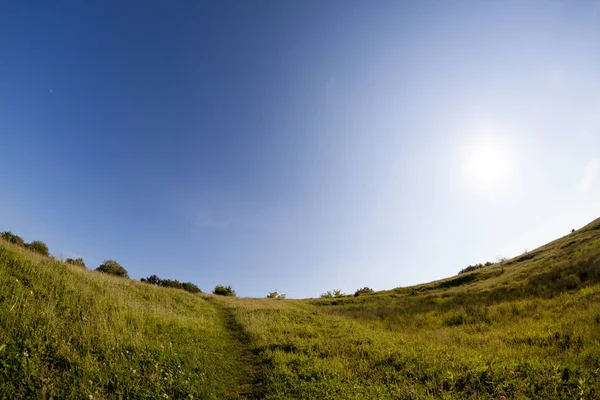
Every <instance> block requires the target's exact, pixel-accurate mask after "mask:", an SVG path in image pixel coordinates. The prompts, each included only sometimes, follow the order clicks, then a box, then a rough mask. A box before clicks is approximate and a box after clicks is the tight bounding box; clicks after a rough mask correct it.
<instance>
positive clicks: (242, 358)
mask: <svg viewBox="0 0 600 400" xmlns="http://www.w3.org/2000/svg"><path fill="white" fill-rule="evenodd" d="M204 298H205V299H206V301H208V302H209V303H210V304H212V305H213V306H214V307H215V309H217V311H218V312H219V314H220V319H221V321H222V323H223V325H224V326H225V328H226V329H227V332H228V333H229V336H230V340H231V341H232V343H233V344H234V347H235V349H236V351H237V360H238V361H239V363H240V365H239V367H240V369H239V371H238V375H239V380H238V382H239V385H238V387H237V388H232V391H231V393H230V394H229V397H228V399H230V400H258V399H263V398H264V395H263V385H262V384H261V383H262V376H261V373H260V366H259V364H258V360H257V358H256V356H255V354H254V353H253V352H252V351H251V349H250V337H249V335H248V333H247V332H246V331H245V330H244V328H243V327H242V325H241V324H240V323H239V321H238V320H237V319H236V317H235V315H234V314H233V311H232V309H231V308H230V307H229V306H228V305H227V304H226V303H225V302H224V301H223V300H221V299H219V298H216V297H212V296H206V297H204Z"/></svg>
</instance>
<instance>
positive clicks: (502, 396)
mask: <svg viewBox="0 0 600 400" xmlns="http://www.w3.org/2000/svg"><path fill="white" fill-rule="evenodd" d="M498 398H499V399H506V396H505V395H503V394H501V395H500V397H498Z"/></svg>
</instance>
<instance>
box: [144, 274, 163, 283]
mask: <svg viewBox="0 0 600 400" xmlns="http://www.w3.org/2000/svg"><path fill="white" fill-rule="evenodd" d="M140 281H142V282H144V283H149V284H151V285H160V282H161V280H160V278H159V277H158V276H156V275H150V276H149V277H147V278H142V279H140Z"/></svg>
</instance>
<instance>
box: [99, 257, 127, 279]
mask: <svg viewBox="0 0 600 400" xmlns="http://www.w3.org/2000/svg"><path fill="white" fill-rule="evenodd" d="M96 271H100V272H104V273H105V274H109V275H114V276H120V277H122V278H129V275H127V270H125V268H123V267H122V266H121V264H119V263H118V262H116V261H115V260H106V261H104V262H103V263H102V264H101V265H100V266H99V267H98V268H96Z"/></svg>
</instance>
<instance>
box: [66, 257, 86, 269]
mask: <svg viewBox="0 0 600 400" xmlns="http://www.w3.org/2000/svg"><path fill="white" fill-rule="evenodd" d="M65 262H66V263H68V264H72V265H77V266H78V267H83V268H85V263H84V262H83V258H76V259H72V258H67V259H66V260H65Z"/></svg>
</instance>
